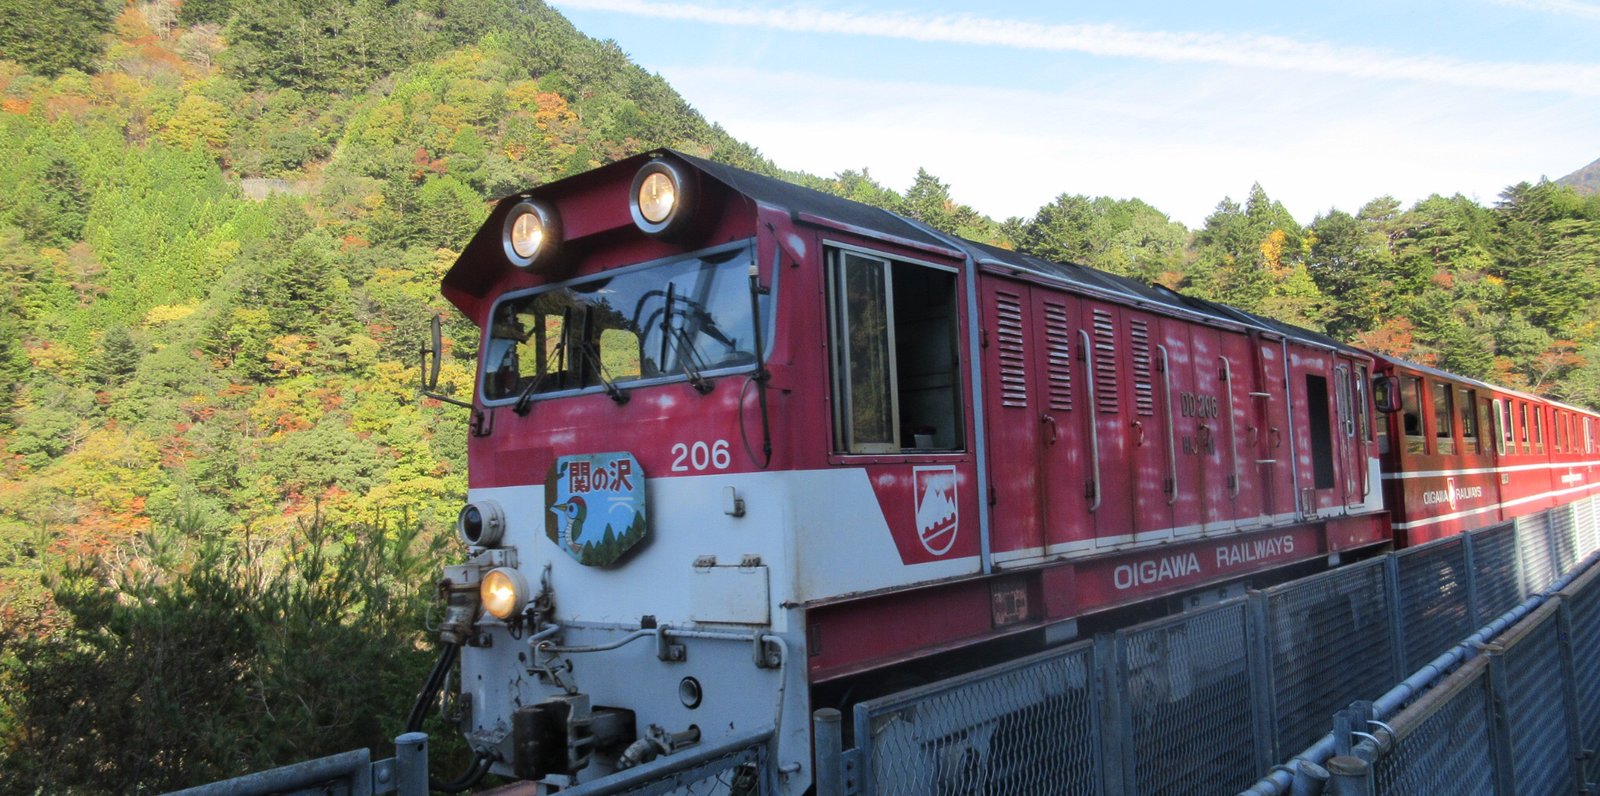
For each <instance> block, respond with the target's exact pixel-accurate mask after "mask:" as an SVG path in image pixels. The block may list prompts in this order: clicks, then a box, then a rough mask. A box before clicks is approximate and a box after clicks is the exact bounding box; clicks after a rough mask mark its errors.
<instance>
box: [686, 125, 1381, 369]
mask: <svg viewBox="0 0 1600 796" xmlns="http://www.w3.org/2000/svg"><path fill="white" fill-rule="evenodd" d="M661 151H662V152H671V153H672V154H673V155H674V156H676V157H680V158H682V159H684V160H686V161H688V162H689V163H690V164H692V165H693V166H695V167H696V168H698V169H700V170H701V171H703V172H705V173H706V174H708V175H710V176H711V177H713V178H715V179H716V180H717V181H719V182H722V183H723V184H725V185H727V186H728V187H729V188H732V189H733V190H735V191H737V192H739V193H741V194H744V195H745V196H748V197H749V198H751V199H754V200H756V201H758V202H762V203H765V204H769V205H772V206H775V207H781V208H783V209H785V210H788V211H789V212H790V213H791V214H796V213H806V214H810V215H814V216H820V217H824V218H828V219H832V220H834V221H837V222H840V223H842V224H847V225H849V226H852V227H858V228H860V229H863V230H868V231H871V232H877V233H879V234H883V235H887V236H890V237H896V238H902V239H905V240H910V241H913V242H915V243H920V244H924V245H929V246H936V247H940V248H950V247H952V246H954V247H956V248H961V249H966V250H967V251H968V252H970V253H971V254H972V255H973V257H974V259H976V260H978V261H979V262H980V263H983V264H985V265H992V266H999V267H1002V268H1011V269H1014V270H1018V271H1025V272H1028V273H1030V274H1033V275H1036V276H1040V277H1043V278H1045V279H1047V280H1049V281H1054V282H1064V283H1067V284H1069V285H1073V286H1076V287H1078V288H1081V289H1084V290H1087V291H1089V292H1093V293H1099V294H1102V295H1104V294H1109V295H1110V297H1112V298H1113V299H1120V300H1122V301H1124V302H1131V303H1136V304H1154V305H1158V306H1164V307H1167V308H1170V309H1171V310H1174V311H1177V312H1179V313H1182V314H1194V315H1200V316H1204V317H1206V318H1210V319H1213V320H1217V321H1221V322H1223V323H1224V324H1227V325H1230V326H1233V325H1239V326H1247V327H1251V328H1255V329H1261V330H1265V331H1269V332H1273V333H1275V334H1280V335H1283V336H1285V337H1289V338H1293V339H1297V340H1304V341H1307V342H1312V343H1315V344H1317V345H1320V346H1324V347H1327V348H1334V349H1339V350H1343V351H1351V352H1357V351H1360V349H1356V348H1352V347H1350V346H1348V345H1345V344H1344V343H1341V342H1339V341H1338V340H1335V339H1333V338H1331V337H1328V336H1327V335H1325V334H1322V333H1320V332H1314V331H1312V330H1310V329H1303V328H1301V327H1299V326H1295V325H1293V324H1288V323H1283V322H1282V321H1277V320H1273V319H1271V318H1266V317H1263V316H1260V315H1256V314H1254V313H1250V312H1245V311H1244V310H1241V309H1237V308H1235V307H1229V306H1227V305H1225V304H1218V303H1216V302H1213V301H1207V300H1205V299H1202V298H1197V297H1194V296H1188V295H1184V294H1182V293H1179V292H1177V291H1175V290H1170V289H1168V288H1166V287H1162V286H1159V285H1150V284H1146V283H1144V282H1140V281H1138V280H1135V279H1129V278H1127V277H1124V276H1118V275H1116V274H1111V273H1107V272H1105V271H1101V270H1099V269H1096V268H1091V267H1089V266H1086V265H1080V264H1077V263H1058V262H1054V261H1051V260H1045V259H1042V258H1039V257H1034V256H1032V255H1029V254H1023V253H1021V252H1015V251H1011V250H1009V249H1002V248H999V247H997V246H991V245H988V244H985V243H979V242H977V241H970V240H966V239H964V238H957V237H956V236H954V235H945V234H943V233H939V232H936V231H934V230H932V229H930V228H929V227H927V226H925V225H923V224H921V223H919V222H916V221H913V220H911V219H908V218H905V217H903V216H900V215H898V214H895V213H891V212H889V211H887V210H883V209H881V208H877V207H872V206H870V205H864V204H861V203H860V202H855V201H852V200H849V199H845V198H843V197H839V196H834V195H832V194H827V193H823V192H821V191H817V190H813V189H811V188H806V187H804V186H800V185H795V184H793V183H789V182H784V181H783V180H779V179H775V178H773V177H767V176H764V175H761V174H756V173H755V172H751V171H746V170H744V169H741V168H737V167H734V166H729V165H727V164H724V163H716V162H714V161H710V160H705V159H704V158H698V157H695V156H693V155H686V154H684V153H682V152H677V151H675V150H661ZM1361 353H1365V352H1361Z"/></svg>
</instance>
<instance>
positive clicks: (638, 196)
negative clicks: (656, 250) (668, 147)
mask: <svg viewBox="0 0 1600 796" xmlns="http://www.w3.org/2000/svg"><path fill="white" fill-rule="evenodd" d="M695 188H696V183H695V179H694V173H693V172H691V171H689V170H688V169H687V168H685V167H684V166H683V165H682V164H681V163H680V162H678V161H676V160H671V159H667V158H662V159H660V160H652V161H650V162H649V163H646V164H644V165H643V166H641V167H640V168H639V172H638V173H637V174H635V175H633V189H632V191H631V195H630V198H629V200H628V211H629V212H630V213H632V214H633V223H634V226H637V227H638V228H639V230H640V231H642V232H644V234H646V235H649V236H651V237H656V238H665V237H671V236H673V235H677V234H678V233H681V232H683V231H685V230H686V229H688V227H689V225H690V223H691V222H692V220H693V219H692V218H691V216H693V215H694V206H695Z"/></svg>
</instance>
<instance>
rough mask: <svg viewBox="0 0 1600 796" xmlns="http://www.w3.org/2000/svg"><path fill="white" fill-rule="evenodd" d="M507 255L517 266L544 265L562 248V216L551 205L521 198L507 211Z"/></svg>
mask: <svg viewBox="0 0 1600 796" xmlns="http://www.w3.org/2000/svg"><path fill="white" fill-rule="evenodd" d="M504 237H505V253H506V259H507V260H510V261H511V264H512V265H515V266H517V267H518V268H544V267H545V266H547V265H549V264H550V263H551V262H552V261H554V259H555V254H556V250H557V249H559V248H561V216H558V215H556V211H555V209H554V208H552V207H550V206H549V205H547V204H545V203H543V202H538V201H535V200H533V199H524V200H522V201H520V202H518V203H517V204H516V206H515V207H512V208H511V212H510V213H509V214H507V215H506V223H505V230H504Z"/></svg>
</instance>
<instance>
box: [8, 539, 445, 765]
mask: <svg viewBox="0 0 1600 796" xmlns="http://www.w3.org/2000/svg"><path fill="white" fill-rule="evenodd" d="M191 519H193V520H196V521H191ZM197 520H198V518H180V520H179V521H178V522H177V523H175V526H174V527H169V528H165V529H162V530H158V531H152V532H149V533H146V534H144V535H143V536H141V537H140V538H139V539H138V540H136V542H135V543H134V544H133V545H132V546H131V548H130V549H129V550H128V551H127V552H126V553H125V554H123V555H122V556H120V557H117V558H115V559H113V558H112V557H109V556H108V557H105V558H103V559H101V560H98V561H94V562H79V563H75V564H71V565H68V566H64V567H60V568H59V569H58V571H57V572H56V573H55V574H53V575H52V576H51V578H50V581H49V583H48V585H49V587H50V591H51V592H52V594H53V596H54V599H55V602H56V604H57V606H59V609H60V611H61V613H62V614H63V615H64V617H65V618H64V628H63V629H61V630H59V631H58V632H56V633H54V634H52V635H49V636H47V637H43V638H38V637H25V636H22V635H20V634H18V633H15V632H9V634H8V631H4V630H0V792H16V793H62V792H118V793H122V792H134V791H154V792H162V791H166V790H171V789H175V788H180V787H188V786H192V785H197V784H201V783H205V782H210V781H214V780H217V779H220V778H225V777H230V776H237V775H239V774H242V773H245V772H248V771H255V770H260V769H265V768H270V767H273V766H277V765H284V764H287V763H292V762H298V761H301V760H307V759H311V758H314V757H319V756H322V755H327V754H333V753H336V752H341V751H346V750H349V749H353V748H359V747H369V748H372V749H374V752H375V754H378V755H382V754H384V753H385V749H386V747H387V744H388V743H389V742H390V741H391V740H392V739H393V737H394V736H395V735H397V734H398V733H399V732H400V730H401V724H402V723H403V721H404V718H405V715H406V712H407V710H408V709H409V707H410V703H411V700H412V699H413V697H414V695H415V693H416V690H417V688H418V687H419V686H420V685H421V683H422V680H423V678H424V677H425V675H426V672H427V670H428V668H429V666H430V665H431V662H432V657H433V651H432V650H433V645H432V643H431V642H430V640H429V639H428V638H427V637H426V635H425V634H424V631H423V627H424V620H425V614H426V611H427V608H428V605H429V603H430V601H431V599H432V596H431V593H430V592H431V587H430V584H431V582H432V580H433V578H434V577H435V576H436V573H437V565H438V563H439V560H440V547H441V545H442V541H441V540H440V539H430V538H423V535H422V533H421V532H420V531H418V530H416V529H414V528H411V527H400V528H391V529H383V528H370V527H367V528H332V527H329V525H328V524H327V523H325V522H323V521H321V520H320V519H318V520H316V521H314V522H311V523H308V524H306V525H303V526H302V527H301V528H300V529H299V531H298V533H297V534H295V536H294V537H293V538H292V539H289V540H287V541H286V542H284V543H280V544H277V545H267V544H264V543H262V542H260V541H257V540H252V539H249V538H245V539H236V538H226V537H223V536H220V535H208V534H204V533H201V532H199V531H193V532H191V529H198V528H201V527H204V526H205V523H203V522H199V521H197ZM342 539H355V540H357V542H356V543H353V544H345V543H342V542H341V541H340V540H342ZM426 729H429V730H430V731H431V732H432V734H434V736H435V737H436V738H439V739H440V741H443V742H444V743H445V744H446V745H448V744H449V743H450V741H449V740H448V738H449V737H450V736H451V735H452V734H453V733H449V732H441V731H440V730H439V728H437V727H427V728H426ZM437 765H439V766H440V767H441V770H444V769H445V768H448V767H449V765H450V763H448V762H439V763H437Z"/></svg>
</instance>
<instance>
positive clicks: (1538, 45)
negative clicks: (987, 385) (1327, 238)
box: [552, 0, 1600, 227]
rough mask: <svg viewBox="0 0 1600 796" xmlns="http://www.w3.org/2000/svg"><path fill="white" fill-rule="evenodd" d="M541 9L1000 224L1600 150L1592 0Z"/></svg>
mask: <svg viewBox="0 0 1600 796" xmlns="http://www.w3.org/2000/svg"><path fill="white" fill-rule="evenodd" d="M552 4H553V5H554V7H555V8H556V9H558V10H559V11H561V12H562V13H563V14H565V15H566V16H567V17H568V18H569V19H570V20H572V22H573V24H574V25H576V26H577V27H578V29H579V30H581V31H583V32H584V33H586V34H588V35H590V36H593V37H596V38H600V39H607V38H609V39H614V40H616V42H617V43H618V44H619V45H620V46H621V47H622V49H623V50H624V51H626V52H627V53H628V54H629V55H630V56H632V58H633V59H634V61H635V62H636V63H638V64H640V65H641V66H643V67H644V68H645V69H647V70H650V71H653V72H659V73H660V74H661V75H663V76H664V77H666V78H667V80H668V81H670V82H671V83H672V85H673V86H674V87H675V88H677V89H678V91H679V92H681V93H682V94H683V96H684V97H685V99H687V100H688V102H689V103H690V104H691V105H693V106H694V107H695V108H696V109H698V110H699V111H700V112H701V113H703V114H704V115H705V116H706V118H707V119H709V120H711V121H713V122H717V123H720V124H721V125H722V126H723V127H725V128H727V130H728V131H729V132H730V133H732V134H733V135H734V136H736V137H738V138H740V139H741V140H744V141H746V142H748V143H750V144H752V145H754V146H755V147H757V148H758V149H760V150H761V151H762V152H763V153H764V154H766V155H767V156H768V157H770V158H772V159H773V161H774V162H776V163H777V164H778V165H779V166H782V167H784V168H791V169H800V170H804V171H809V172H812V173H815V174H822V175H831V174H834V173H837V172H839V171H842V170H844V169H861V168H866V169H868V170H869V171H870V172H871V173H872V175H873V176H874V177H875V178H877V179H878V180H879V181H880V182H882V183H884V184H885V185H888V186H890V187H892V188H895V189H897V190H904V189H905V188H906V187H907V186H908V185H910V183H911V180H912V178H913V177H914V176H915V175H916V170H917V169H918V168H919V167H922V168H926V169H927V170H928V171H930V172H932V173H933V174H934V175H936V176H937V177H939V178H940V179H941V180H943V181H944V182H946V183H948V184H950V186H951V193H952V195H953V196H954V197H955V198H956V199H957V200H958V201H961V202H964V203H966V204H970V205H972V206H973V207H975V208H977V209H978V210H980V211H982V212H984V213H986V214H988V215H991V216H993V217H995V218H1000V219H1003V218H1006V217H1009V216H1031V215H1033V213H1034V212H1035V211H1037V209H1038V208H1039V207H1040V206H1041V205H1043V204H1045V203H1047V202H1049V201H1050V200H1052V199H1053V198H1055V197H1056V196H1057V195H1059V194H1062V193H1074V194H1088V195H1091V196H1098V195H1106V196H1114V197H1119V198H1126V197H1137V198H1140V199H1143V200H1145V201H1147V202H1149V203H1151V204H1152V205H1154V206H1156V207H1157V208H1159V209H1161V210H1162V211H1163V212H1166V213H1168V214H1169V215H1171V216H1172V217H1173V218H1174V219H1175V220H1177V221H1181V222H1183V223H1185V224H1187V225H1189V226H1190V227H1196V226H1198V225H1200V224H1201V223H1202V222H1203V221H1204V219H1205V217H1206V215H1207V214H1209V213H1210V212H1211V211H1212V209H1213V208H1215V207H1216V205H1217V203H1218V202H1219V201H1221V200H1222V199H1223V197H1225V196H1231V197H1233V198H1234V199H1240V200H1242V199H1243V198H1244V196H1245V195H1246V194H1247V193H1248V192H1249V190H1250V185H1251V183H1253V182H1260V183H1261V184H1262V186H1263V187H1264V188H1265V189H1266V190H1267V193H1268V194H1269V195H1270V196H1272V197H1273V198H1274V199H1279V200H1281V201H1283V203H1284V204H1285V205H1286V206H1287V207H1288V208H1289V210H1290V212H1292V213H1293V214H1294V215H1295V217H1296V218H1297V219H1299V220H1300V221H1301V222H1302V223H1307V222H1310V221H1311V220H1312V218H1313V217H1314V216H1316V215H1317V214H1318V213H1323V212H1326V211H1327V210H1328V209H1330V208H1339V209H1342V210H1347V211H1351V212H1354V211H1355V210H1356V209H1358V208H1359V207H1360V206H1361V205H1362V204H1364V203H1365V202H1367V201H1368V200H1370V199H1372V198H1374V197H1378V196H1382V195H1384V194H1389V195H1392V196H1395V197H1396V198H1398V199H1400V200H1401V201H1402V202H1405V203H1406V204H1408V205H1409V204H1410V203H1412V202H1414V201H1416V200H1418V199H1421V198H1424V197H1426V196H1427V195H1429V194H1431V193H1444V194H1451V193H1457V192H1459V193H1462V194H1465V195H1467V196H1470V197H1473V198H1475V199H1477V200H1479V201H1480V202H1483V203H1485V204H1490V203H1493V202H1494V201H1495V199H1496V197H1497V196H1498V195H1499V193H1500V191H1501V190H1502V189H1504V188H1505V187H1506V186H1508V185H1511V184H1513V183H1515V182H1518V181H1521V180H1536V179H1538V178H1539V177H1540V176H1548V177H1550V178H1552V179H1553V178H1556V177H1560V176H1561V175H1563V174H1566V173H1568V172H1571V171H1574V170H1576V169H1578V168H1579V167H1582V166H1584V165H1585V164H1587V163H1589V162H1590V161H1592V160H1594V159H1596V158H1600V0H1455V2H1399V3H1396V2H1392V0H1391V2H1368V1H1367V0H1344V1H1343V2H1326V3H1324V2H1297V3H1282V2H1278V3H1266V2H1234V3H1227V4H1207V3H1195V2H1187V3H1175V2H1157V1H1156V0H1123V1H1122V2H1116V3H1108V2H1083V1H1077V2H1074V1H1073V0H1063V1H1062V2H1056V3H1028V2H1010V1H1009V0H992V2H990V3H987V4H984V5H982V6H981V7H977V8H975V7H974V6H973V5H971V4H961V3H955V2H950V1H949V0H922V1H920V2H915V3H912V2H906V1H905V0H894V2H886V3H876V4H872V5H870V6H869V5H861V4H853V5H852V4H842V3H838V2H831V1H830V0H797V1H796V2H786V1H785V0H780V1H779V2H777V3H772V2H761V0H670V1H666V2H653V1H651V0H555V2H553V3H552Z"/></svg>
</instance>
